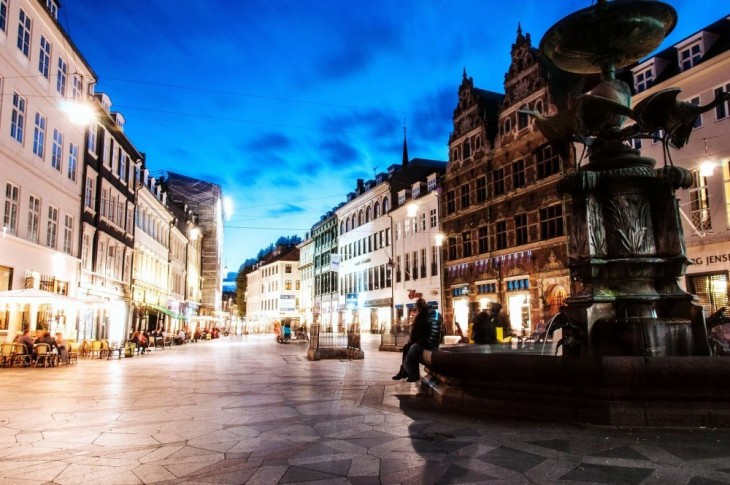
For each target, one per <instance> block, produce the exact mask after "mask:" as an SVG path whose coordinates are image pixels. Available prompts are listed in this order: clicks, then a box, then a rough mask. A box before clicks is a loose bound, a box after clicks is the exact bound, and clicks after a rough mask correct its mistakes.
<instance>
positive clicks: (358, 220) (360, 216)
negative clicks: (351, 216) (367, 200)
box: [357, 209, 363, 227]
mask: <svg viewBox="0 0 730 485" xmlns="http://www.w3.org/2000/svg"><path fill="white" fill-rule="evenodd" d="M362 225H363V218H362V209H360V212H359V213H358V214H357V226H358V227H360V226H362Z"/></svg>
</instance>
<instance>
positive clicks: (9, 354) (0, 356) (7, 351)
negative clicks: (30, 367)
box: [0, 342, 13, 367]
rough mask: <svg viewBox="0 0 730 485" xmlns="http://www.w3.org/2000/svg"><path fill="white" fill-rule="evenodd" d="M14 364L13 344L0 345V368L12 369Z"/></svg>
mask: <svg viewBox="0 0 730 485" xmlns="http://www.w3.org/2000/svg"><path fill="white" fill-rule="evenodd" d="M12 364H13V344H12V343H10V342H5V343H3V344H2V345H0V366H2V367H10V366H11V365H12Z"/></svg>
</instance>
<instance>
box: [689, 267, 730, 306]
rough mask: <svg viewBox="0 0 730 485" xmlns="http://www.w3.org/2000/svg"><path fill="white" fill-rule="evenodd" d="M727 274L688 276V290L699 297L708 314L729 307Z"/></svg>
mask: <svg viewBox="0 0 730 485" xmlns="http://www.w3.org/2000/svg"><path fill="white" fill-rule="evenodd" d="M727 283H728V277H727V272H725V271H723V272H721V273H713V274H703V275H688V276H687V289H688V290H689V292H690V293H693V294H695V295H697V298H698V299H699V303H700V305H702V307H703V308H704V309H705V310H706V311H707V313H708V314H710V313H715V312H716V311H718V310H719V309H720V308H722V307H726V306H728V284H727Z"/></svg>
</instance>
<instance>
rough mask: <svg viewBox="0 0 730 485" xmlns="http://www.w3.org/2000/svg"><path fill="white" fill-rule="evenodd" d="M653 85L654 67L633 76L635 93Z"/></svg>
mask: <svg viewBox="0 0 730 485" xmlns="http://www.w3.org/2000/svg"><path fill="white" fill-rule="evenodd" d="M652 84H654V67H653V66H652V67H650V68H649V69H645V70H643V71H641V72H639V73H636V74H634V88H635V89H636V92H637V93H640V92H642V91H646V90H647V89H649V88H650V87H651V86H652Z"/></svg>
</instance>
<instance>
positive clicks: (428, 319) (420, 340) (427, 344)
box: [403, 298, 441, 382]
mask: <svg viewBox="0 0 730 485" xmlns="http://www.w3.org/2000/svg"><path fill="white" fill-rule="evenodd" d="M416 309H417V310H418V314H417V315H416V316H415V318H414V319H413V325H412V326H411V336H410V338H409V342H410V344H411V346H410V348H409V349H408V353H407V354H406V356H405V359H404V361H403V370H405V374H406V376H407V377H408V379H407V381H408V382H416V381H417V380H419V379H420V371H419V369H418V364H419V362H420V361H421V354H422V353H423V350H424V349H428V350H433V349H436V348H438V346H439V341H440V339H441V324H440V323H439V319H438V317H437V316H436V311H435V310H434V309H433V308H431V307H430V306H429V305H428V303H426V300H424V299H423V298H419V299H418V300H416Z"/></svg>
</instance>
